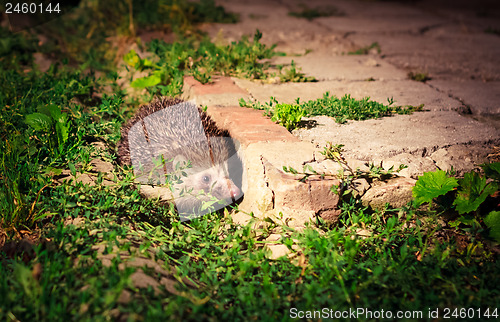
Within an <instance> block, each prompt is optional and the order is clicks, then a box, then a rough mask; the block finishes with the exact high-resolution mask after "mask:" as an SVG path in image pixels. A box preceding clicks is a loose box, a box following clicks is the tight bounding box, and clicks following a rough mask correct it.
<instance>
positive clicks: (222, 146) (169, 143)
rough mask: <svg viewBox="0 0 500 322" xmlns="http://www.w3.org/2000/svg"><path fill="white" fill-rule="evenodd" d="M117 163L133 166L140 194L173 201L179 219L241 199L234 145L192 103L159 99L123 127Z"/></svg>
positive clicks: (239, 177) (231, 140)
mask: <svg viewBox="0 0 500 322" xmlns="http://www.w3.org/2000/svg"><path fill="white" fill-rule="evenodd" d="M121 135H122V137H121V140H120V142H119V144H118V160H119V162H120V163H121V164H122V165H131V166H132V167H133V169H134V174H135V176H136V179H137V181H138V182H140V183H141V192H142V193H144V194H145V195H146V196H149V197H160V199H161V200H165V201H173V202H174V203H175V206H176V207H177V212H178V213H179V214H180V217H181V220H182V221H184V220H188V219H191V218H194V217H198V216H201V215H203V214H205V213H207V212H209V211H210V210H218V209H221V208H223V207H224V206H227V205H230V204H232V203H234V202H235V201H236V200H238V199H240V198H241V197H242V191H241V181H242V175H243V171H242V169H243V167H242V163H241V159H240V158H239V156H238V153H237V142H235V141H234V140H233V139H231V137H230V135H229V132H228V131H227V130H225V129H221V128H219V127H217V125H216V124H215V122H214V121H213V120H212V119H211V118H210V116H209V115H208V114H207V113H206V112H204V111H203V110H202V109H200V108H198V107H197V106H196V105H194V104H192V103H189V102H184V101H182V100H180V99H172V98H161V99H156V100H154V101H153V102H152V103H150V104H148V105H144V106H142V107H141V108H140V109H139V111H138V112H137V113H136V114H135V115H134V116H133V117H132V118H131V119H130V120H129V121H128V122H127V123H125V125H124V126H123V127H122V130H121Z"/></svg>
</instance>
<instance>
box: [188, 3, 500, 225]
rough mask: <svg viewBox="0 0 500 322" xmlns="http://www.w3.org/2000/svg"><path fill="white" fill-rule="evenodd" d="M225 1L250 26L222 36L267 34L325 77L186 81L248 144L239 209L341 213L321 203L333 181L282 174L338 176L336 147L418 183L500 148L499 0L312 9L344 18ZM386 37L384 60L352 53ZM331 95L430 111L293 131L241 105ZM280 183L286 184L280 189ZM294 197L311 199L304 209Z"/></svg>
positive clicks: (229, 28) (280, 60)
mask: <svg viewBox="0 0 500 322" xmlns="http://www.w3.org/2000/svg"><path fill="white" fill-rule="evenodd" d="M219 3H220V4H222V5H223V6H224V7H225V8H226V9H227V10H229V11H232V12H237V13H239V14H240V18H241V21H240V22H239V23H238V24H236V25H224V24H215V25H207V26H206V27H205V30H206V31H207V32H208V33H209V34H210V35H211V36H212V37H213V38H219V39H220V38H221V36H222V38H224V39H226V40H229V41H233V40H237V39H239V38H240V37H241V36H242V35H244V34H245V35H252V34H253V33H254V32H255V30H256V29H259V30H260V31H262V33H263V35H264V36H263V41H264V42H265V43H267V44H272V43H277V44H278V47H277V50H279V51H284V52H286V53H288V54H304V53H305V52H306V50H308V51H310V52H309V53H307V54H306V55H302V56H292V55H289V56H287V57H276V58H274V59H273V60H272V61H271V63H272V64H289V63H290V62H291V61H292V60H294V61H295V63H296V64H297V66H298V67H300V68H302V71H303V72H304V73H305V74H306V76H314V77H315V78H316V79H318V80H319V81H318V82H316V83H283V84H265V83H259V82H253V81H249V80H242V79H231V80H229V79H227V78H216V79H215V82H214V83H213V84H209V85H201V84H199V83H197V82H196V81H195V80H193V79H191V78H187V79H186V81H185V94H184V95H185V96H184V98H185V99H189V100H192V101H194V102H196V103H197V104H201V105H208V107H209V109H208V112H209V114H211V115H212V116H213V118H214V119H215V120H216V122H218V123H219V125H221V126H223V127H226V128H228V129H229V130H230V132H231V134H232V135H233V136H234V137H235V138H236V139H238V140H239V141H240V142H241V143H242V151H243V155H244V159H245V162H246V166H247V186H246V187H245V188H246V194H245V198H244V200H243V202H242V204H241V205H240V209H242V210H244V211H246V212H250V211H253V212H254V214H259V213H260V214H269V213H270V212H271V213H274V214H275V215H277V214H279V212H282V213H283V214H285V213H290V214H291V213H295V214H294V215H291V216H292V217H293V218H294V219H293V220H296V225H297V226H301V225H302V224H303V223H304V222H305V221H307V220H308V218H312V217H313V216H314V215H318V214H325V216H326V217H332V216H333V217H335V211H334V209H335V204H325V205H318V203H317V200H316V199H315V195H316V194H318V193H319V194H324V193H327V190H328V191H329V188H330V187H331V185H332V183H331V182H327V181H325V182H324V183H314V184H319V185H320V187H319V186H318V187H316V186H315V188H314V191H315V192H314V193H313V192H312V190H313V189H311V182H309V183H307V185H306V186H301V185H300V184H297V182H296V180H294V179H293V178H290V177H287V176H286V175H284V174H283V173H282V172H281V169H282V167H283V166H292V167H294V168H295V169H297V170H301V169H302V167H303V165H305V164H309V165H311V166H313V167H314V168H315V169H320V170H321V169H323V170H324V171H326V172H328V171H336V170H337V169H338V167H337V168H335V164H332V163H333V162H331V163H329V162H328V161H329V160H326V161H325V160H324V159H323V158H322V155H320V154H319V153H318V152H319V151H320V150H322V147H323V146H324V145H325V144H326V142H327V141H331V142H333V143H335V144H344V145H345V150H346V154H345V155H346V156H347V157H348V158H349V160H350V162H351V163H352V165H351V166H353V167H354V168H356V167H357V166H361V167H362V166H363V163H364V162H363V161H370V162H375V163H376V164H379V163H380V162H381V161H382V162H383V165H384V166H385V167H387V168H388V167H389V166H391V165H396V166H397V165H399V164H401V163H403V164H406V165H408V166H409V167H408V169H405V170H403V172H402V173H401V175H403V176H405V177H407V178H408V179H416V178H417V177H418V176H419V175H421V174H422V173H423V172H424V171H430V170H435V169H438V168H439V169H443V170H448V169H450V168H451V166H453V167H454V169H455V170H458V173H459V174H460V173H463V172H465V171H469V170H471V169H472V168H474V166H475V165H477V164H478V163H482V162H485V161H487V160H488V158H487V156H488V154H489V153H491V152H492V148H493V146H495V145H499V144H500V37H499V35H498V34H494V33H487V32H486V30H490V31H492V30H493V31H495V30H496V31H498V30H500V19H498V18H499V17H500V8H499V6H498V5H497V6H496V7H495V6H494V5H493V2H491V1H479V2H477V3H475V5H469V1H454V2H449V3H448V2H447V1H444V0H441V1H427V0H422V1H415V2H413V1H399V2H392V1H391V2H388V1H347V0H331V1H326V0H324V1H321V0H313V1H309V2H307V6H308V7H309V8H314V7H320V8H321V7H323V8H325V7H330V8H332V7H335V8H337V9H338V10H337V11H338V12H342V13H343V15H341V16H332V17H322V18H317V19H314V20H312V21H308V20H306V19H303V18H296V17H292V16H289V15H288V13H289V12H290V11H291V10H298V9H299V4H300V2H295V1H268V0H266V1H263V0H256V1H251V2H248V1H239V0H226V1H220V2H219ZM375 42H377V43H378V44H379V46H380V49H381V51H380V53H378V52H377V50H374V49H372V50H370V52H369V54H368V55H346V53H347V52H349V51H353V50H357V49H359V48H362V47H364V46H369V45H370V44H373V43H375ZM408 72H414V73H421V72H424V73H427V74H428V76H429V77H430V78H431V79H430V80H428V81H427V82H425V83H422V82H417V81H414V80H411V79H409V77H408V76H407V74H408ZM368 80H370V81H368ZM327 91H329V92H330V93H331V94H332V95H336V96H338V97H340V96H343V95H344V94H351V95H352V96H353V97H355V98H358V99H360V98H363V97H366V96H369V97H371V99H372V100H375V101H378V102H381V103H386V102H387V99H388V98H391V97H392V98H393V99H394V101H395V102H396V104H397V105H407V104H409V105H420V104H422V103H423V104H425V106H424V110H425V111H424V112H418V113H414V114H412V115H397V116H393V117H385V118H381V119H377V120H367V121H360V122H358V121H349V122H348V123H347V124H342V125H339V124H336V123H335V122H334V121H333V120H332V119H330V118H328V117H316V118H314V120H315V121H316V122H317V126H316V127H313V128H312V129H299V130H296V131H294V133H293V135H292V134H290V133H288V132H287V131H286V130H285V129H284V128H282V127H280V126H277V125H275V124H273V123H272V122H271V121H270V120H269V119H266V118H265V117H263V116H262V113H261V112H259V111H254V110H251V109H246V108H240V107H239V106H238V99H239V98H245V99H256V100H259V101H261V102H267V101H269V99H270V97H271V96H273V97H275V98H277V99H278V101H280V102H284V103H291V102H294V101H295V99H296V98H297V97H300V99H301V101H307V100H311V99H316V98H320V97H322V96H323V94H324V93H325V92H327ZM279 176H281V177H280V178H279V179H277V178H278V177H279ZM273 180H281V181H279V182H280V183H279V184H278V185H276V184H273ZM318 182H320V181H318ZM407 185H408V181H405V186H407ZM273 186H274V188H273ZM299 191H301V192H300V193H299V194H297V192H299ZM294 193H295V194H294ZM300 194H302V196H301V197H300V196H299V195H300ZM292 195H293V196H294V197H293V198H298V199H299V200H300V204H301V207H299V208H301V209H300V211H299V212H300V214H297V211H298V210H297V207H295V206H294V205H295V202H292V201H291V198H292V197H291V196H292Z"/></svg>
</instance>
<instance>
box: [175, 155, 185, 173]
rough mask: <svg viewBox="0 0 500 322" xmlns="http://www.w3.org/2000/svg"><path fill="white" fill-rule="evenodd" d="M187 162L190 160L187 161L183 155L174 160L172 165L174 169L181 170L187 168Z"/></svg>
mask: <svg viewBox="0 0 500 322" xmlns="http://www.w3.org/2000/svg"><path fill="white" fill-rule="evenodd" d="M187 162H188V160H187V159H186V157H185V156H183V155H182V154H178V155H176V156H175V157H174V159H173V160H172V165H173V166H174V169H177V170H178V169H180V168H184V167H186V165H187Z"/></svg>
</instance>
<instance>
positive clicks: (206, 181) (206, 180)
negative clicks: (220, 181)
mask: <svg viewBox="0 0 500 322" xmlns="http://www.w3.org/2000/svg"><path fill="white" fill-rule="evenodd" d="M202 179H203V182H205V183H209V182H210V176H203V178H202Z"/></svg>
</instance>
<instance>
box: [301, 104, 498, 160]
mask: <svg viewBox="0 0 500 322" xmlns="http://www.w3.org/2000/svg"><path fill="white" fill-rule="evenodd" d="M313 119H314V120H316V121H317V123H318V125H317V126H316V127H314V128H312V129H310V130H305V129H298V130H294V132H293V133H294V134H296V135H297V136H298V137H300V138H301V139H302V140H304V141H307V142H312V143H314V144H316V145H319V146H325V145H326V142H327V141H331V142H333V143H334V144H344V145H345V147H344V149H345V150H346V155H347V156H351V157H354V158H358V159H362V160H373V159H380V158H389V157H392V156H394V155H397V154H400V153H410V154H413V155H420V156H422V157H425V156H428V155H429V154H430V153H432V152H434V151H436V150H437V149H438V148H441V147H447V146H451V145H456V144H479V145H481V146H484V145H485V144H486V143H488V142H490V143H493V142H500V129H497V128H494V127H492V126H488V125H485V124H483V123H480V122H478V121H476V120H474V119H472V118H470V117H465V116H461V115H459V114H458V113H456V112H453V111H427V112H417V113H414V114H412V115H395V116H392V117H384V118H381V119H372V120H366V121H349V122H348V123H347V124H337V123H335V121H334V120H333V119H332V118H329V117H326V116H319V117H315V118H313Z"/></svg>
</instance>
